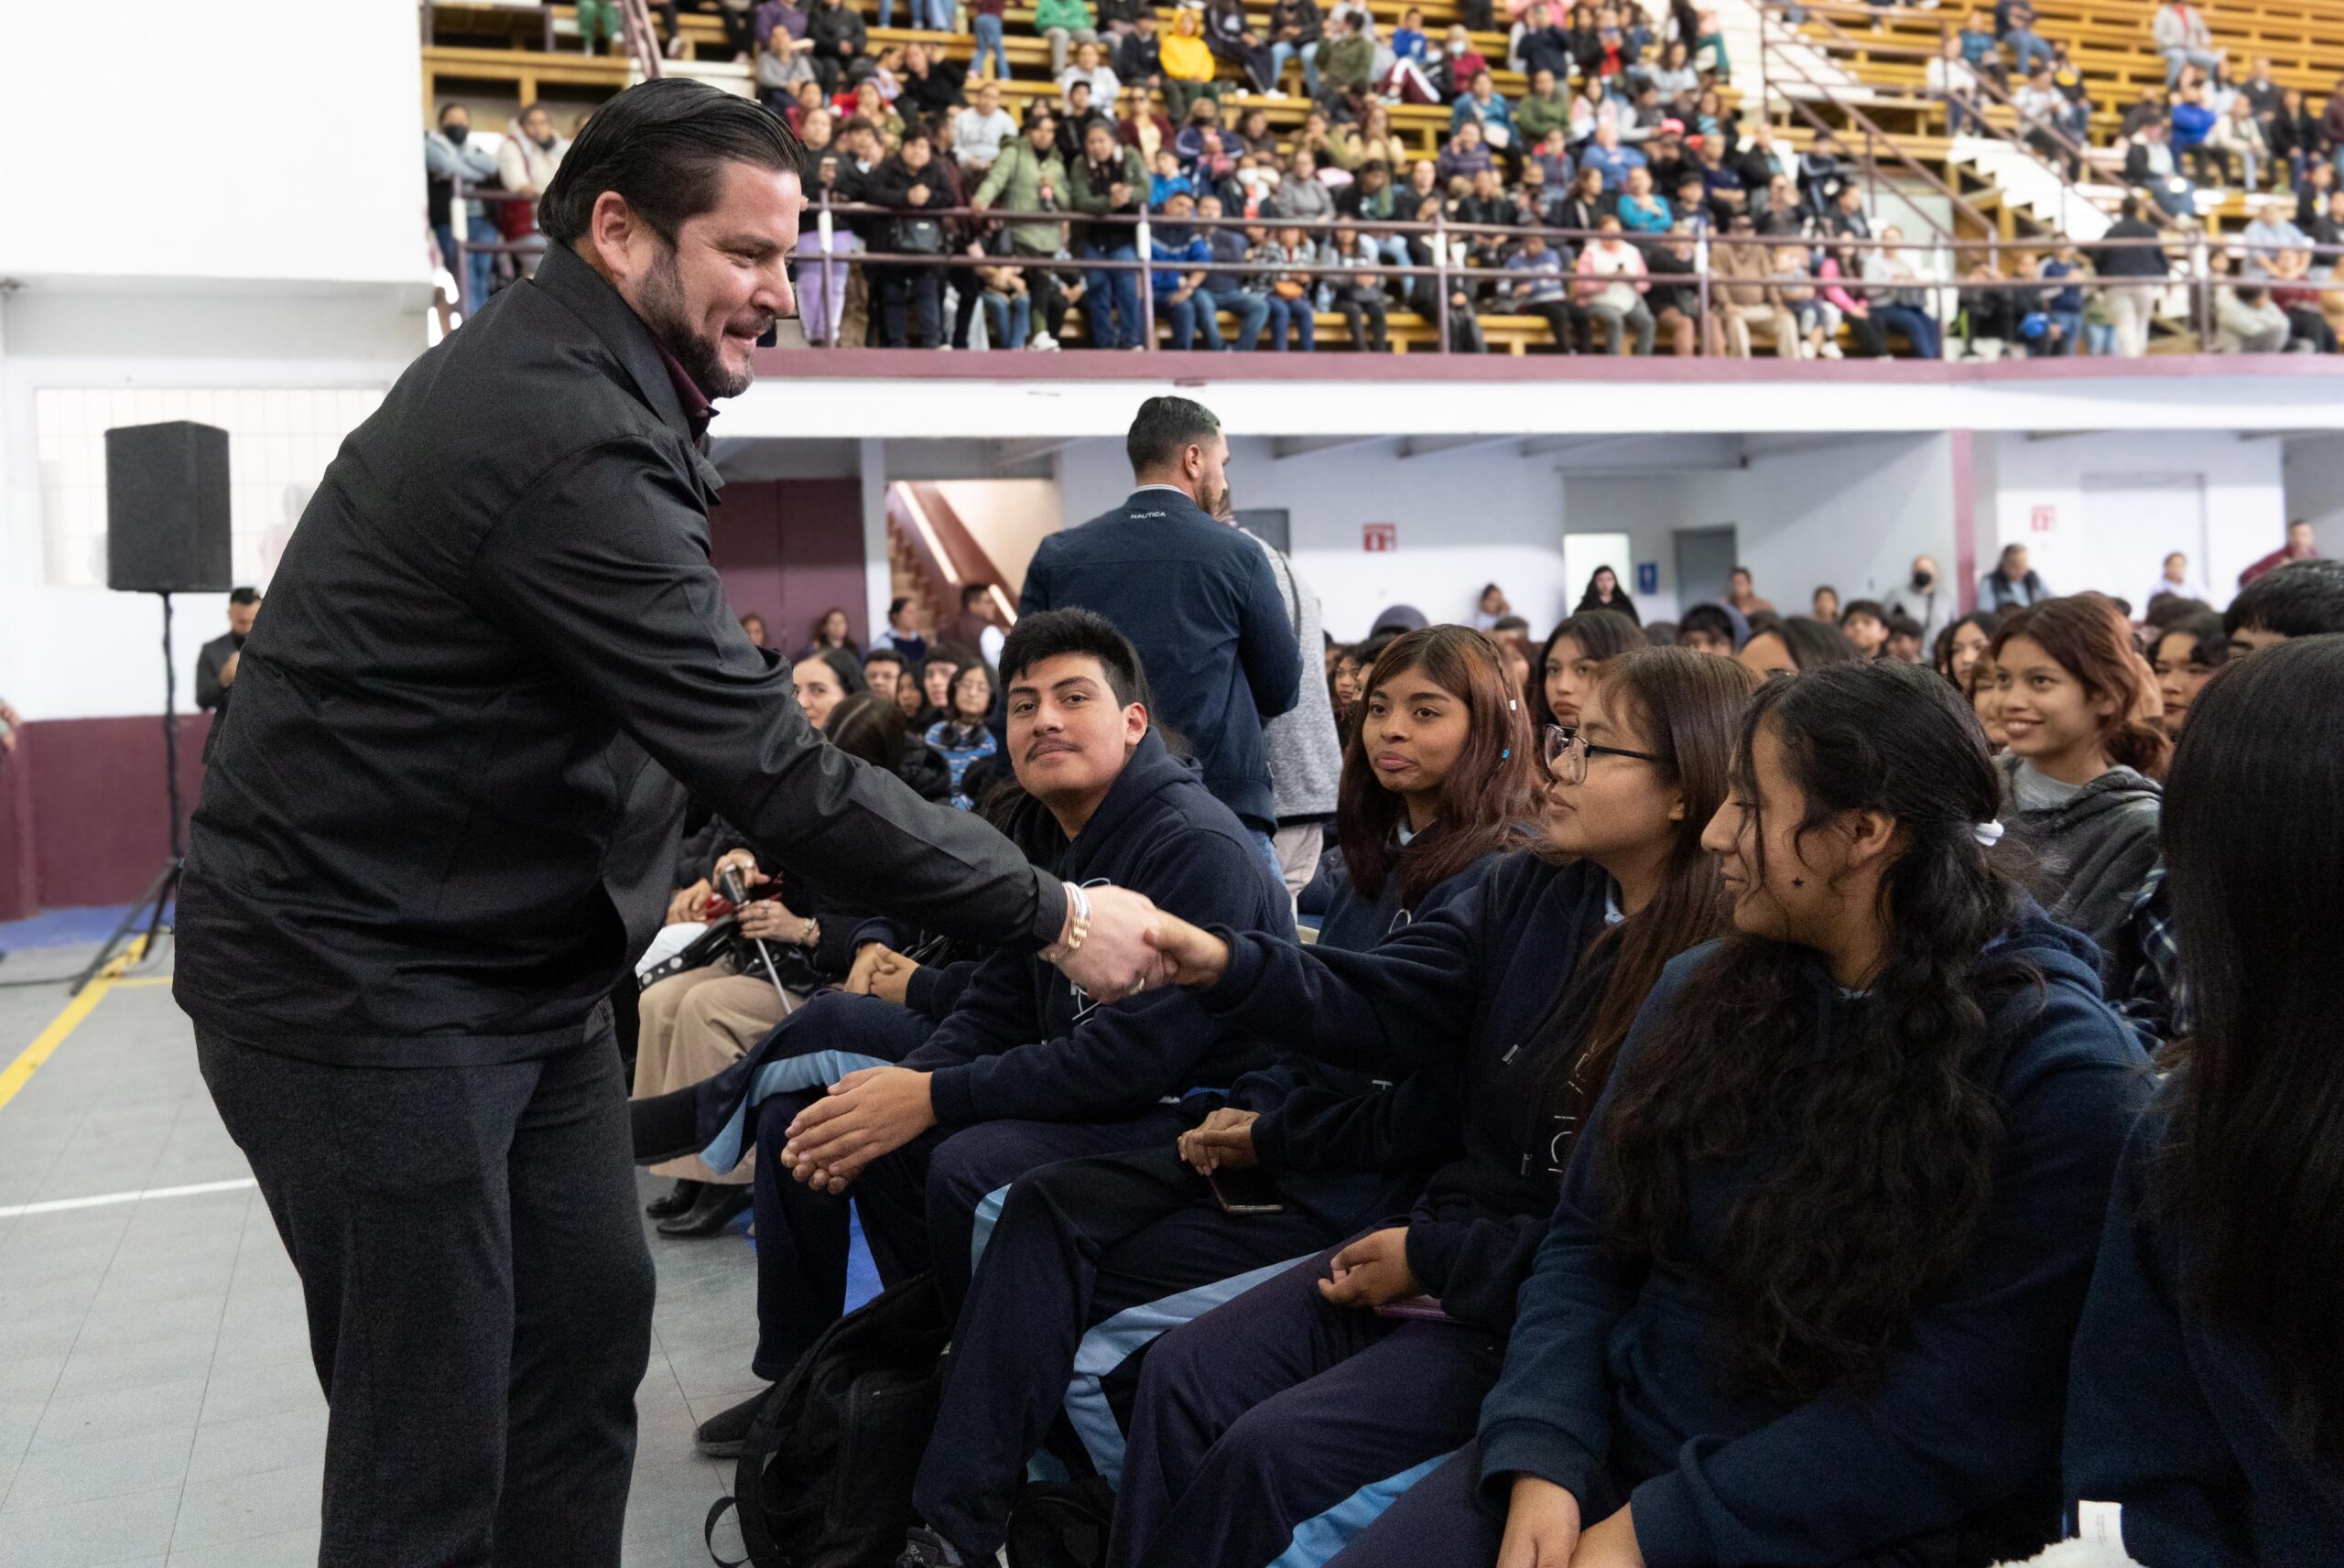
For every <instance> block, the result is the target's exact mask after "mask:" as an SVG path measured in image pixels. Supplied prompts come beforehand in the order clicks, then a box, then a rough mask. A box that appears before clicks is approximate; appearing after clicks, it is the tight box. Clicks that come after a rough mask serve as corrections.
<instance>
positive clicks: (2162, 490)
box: [2055, 474, 2206, 617]
mask: <svg viewBox="0 0 2344 1568" xmlns="http://www.w3.org/2000/svg"><path fill="white" fill-rule="evenodd" d="M2083 491H2084V515H2083V535H2084V536H2083V539H2082V540H2081V541H2080V544H2081V546H2082V548H2083V551H2084V552H2087V553H2088V559H2089V567H2088V568H2087V569H2086V571H2085V574H2084V576H2083V578H2082V580H2080V581H2078V582H2075V583H2060V584H2056V585H2055V586H2056V590H2057V591H2059V592H2063V593H2067V592H2073V591H2075V590H2076V589H2084V588H2096V589H2100V591H2101V592H2103V593H2111V594H2114V595H2115V596H2117V597H2118V598H2120V599H2122V600H2125V601H2126V602H2128V603H2130V604H2131V605H2132V613H2133V615H2134V616H2136V617H2137V616H2140V615H2142V614H2144V613H2146V611H2147V610H2148V607H2149V603H2148V594H2149V589H2151V588H2152V587H2153V586H2154V584H2155V582H2156V580H2157V578H2158V577H2159V576H2160V575H2161V574H2162V573H2163V572H2164V570H2165V557H2166V556H2168V555H2170V554H2172V553H2173V552H2174V551H2176V550H2179V551H2181V552H2182V553H2183V554H2185V555H2187V557H2189V562H2190V566H2191V568H2192V570H2193V572H2197V573H2202V572H2203V571H2204V569H2205V564H2206V492H2205V486H2204V481H2202V480H2201V479H2200V478H2199V476H2198V475H2197V474H2086V475H2085V476H2084V484H2083Z"/></svg>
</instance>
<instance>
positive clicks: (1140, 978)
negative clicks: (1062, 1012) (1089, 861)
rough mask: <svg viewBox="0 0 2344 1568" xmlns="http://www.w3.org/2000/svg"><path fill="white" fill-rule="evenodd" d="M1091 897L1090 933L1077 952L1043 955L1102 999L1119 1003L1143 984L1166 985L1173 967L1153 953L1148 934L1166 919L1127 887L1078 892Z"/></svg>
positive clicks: (1142, 895)
mask: <svg viewBox="0 0 2344 1568" xmlns="http://www.w3.org/2000/svg"><path fill="white" fill-rule="evenodd" d="M1083 891H1084V892H1085V893H1086V894H1087V895H1088V896H1089V898H1090V900H1091V934H1090V935H1088V936H1085V937H1084V938H1083V941H1082V947H1081V950H1080V951H1079V952H1074V953H1067V952H1063V951H1061V950H1059V949H1058V948H1056V947H1052V948H1049V949H1047V951H1046V952H1045V953H1044V955H1043V956H1044V957H1047V958H1048V959H1049V960H1050V962H1052V963H1053V964H1056V965H1057V966H1058V968H1060V969H1063V970H1064V971H1065V972H1066V978H1067V979H1069V980H1072V981H1073V982H1074V983H1075V984H1076V985H1078V986H1080V987H1081V988H1082V989H1083V990H1084V991H1086V992H1088V993H1089V994H1090V995H1091V996H1094V997H1097V998H1098V999H1099V1000H1101V1001H1120V1000H1122V999H1123V998H1124V997H1127V996H1135V995H1137V994H1138V993H1139V992H1140V991H1141V990H1143V989H1145V988H1146V987H1148V986H1152V985H1156V986H1161V985H1169V984H1170V983H1171V982H1172V979H1173V970H1172V966H1171V964H1170V963H1169V961H1168V960H1167V958H1166V957H1165V956H1164V955H1163V954H1162V953H1160V952H1158V951H1157V950H1156V943H1155V939H1154V937H1153V936H1152V935H1151V933H1152V932H1153V931H1154V929H1155V927H1156V923H1157V922H1158V921H1160V920H1164V919H1167V918H1169V917H1168V916H1167V915H1165V914H1163V913H1162V912H1161V911H1159V910H1158V909H1157V908H1156V905H1155V903H1153V902H1152V901H1151V900H1150V899H1149V898H1148V896H1147V895H1146V894H1145V893H1139V892H1132V891H1131V890H1130V889H1129V888H1118V887H1095V888H1086V889H1085V890H1083Z"/></svg>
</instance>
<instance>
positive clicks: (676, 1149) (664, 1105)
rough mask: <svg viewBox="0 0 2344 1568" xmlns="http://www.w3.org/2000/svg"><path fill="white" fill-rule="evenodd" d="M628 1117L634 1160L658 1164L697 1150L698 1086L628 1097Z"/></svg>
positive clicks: (698, 1136)
mask: <svg viewBox="0 0 2344 1568" xmlns="http://www.w3.org/2000/svg"><path fill="white" fill-rule="evenodd" d="M626 1114H627V1120H628V1122H629V1123H630V1124H631V1127H632V1130H633V1131H634V1135H635V1163H636V1164H638V1165H657V1164H658V1163H659V1162H661V1161H663V1160H680V1159H682V1158H683V1157H684V1156H685V1155H687V1154H697V1153H699V1152H700V1086H699V1085H697V1084H693V1085H689V1086H688V1087H684V1088H680V1089H677V1090H675V1091H673V1092H672V1093H669V1094H664V1095H647V1096H646V1097H645V1098H642V1099H637V1100H630V1101H628V1102H627V1108H626Z"/></svg>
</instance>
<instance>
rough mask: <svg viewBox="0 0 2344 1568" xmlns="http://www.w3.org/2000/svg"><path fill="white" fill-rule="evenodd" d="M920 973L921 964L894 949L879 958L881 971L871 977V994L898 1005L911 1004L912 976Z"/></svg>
mask: <svg viewBox="0 0 2344 1568" xmlns="http://www.w3.org/2000/svg"><path fill="white" fill-rule="evenodd" d="M917 973H919V966H918V965H917V964H915V963H913V962H912V961H911V960H910V959H909V958H906V957H904V956H903V955H902V954H901V953H897V952H895V951H893V950H890V951H888V953H887V954H886V956H885V957H883V958H881V959H880V960H879V972H878V973H877V974H875V975H873V976H872V977H871V994H872V995H873V996H875V997H877V998H878V999H879V1000H882V1001H892V1002H894V1003H895V1005H896V1006H897V1007H909V1006H910V1005H911V985H912V977H913V976H914V975H916V974H917Z"/></svg>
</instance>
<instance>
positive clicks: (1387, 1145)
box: [1231, 1072, 1464, 1172]
mask: <svg viewBox="0 0 2344 1568" xmlns="http://www.w3.org/2000/svg"><path fill="white" fill-rule="evenodd" d="M1257 1076H1259V1075H1249V1076H1248V1077H1247V1078H1245V1079H1243V1080H1241V1082H1240V1085H1239V1090H1240V1092H1239V1093H1238V1094H1233V1095H1232V1097H1231V1098H1232V1100H1242V1098H1243V1090H1244V1089H1245V1088H1246V1087H1248V1086H1250V1085H1252V1084H1253V1082H1254V1080H1255V1078H1256V1077H1257ZM1462 1127H1463V1113H1462V1108H1461V1106H1460V1101H1459V1098H1458V1093H1457V1082H1456V1077H1455V1075H1453V1074H1449V1073H1443V1072H1423V1073H1411V1074H1409V1075H1408V1076H1406V1077H1405V1078H1403V1079H1401V1080H1400V1081H1399V1082H1398V1083H1396V1084H1394V1085H1392V1086H1391V1087H1388V1088H1380V1089H1376V1090H1374V1091H1373V1092H1371V1093H1368V1094H1363V1095H1345V1094H1341V1093H1339V1092H1338V1091H1336V1090H1334V1089H1331V1088H1327V1087H1321V1086H1319V1085H1316V1084H1311V1083H1308V1082H1297V1083H1296V1084H1295V1086H1294V1087H1292V1088H1291V1089H1289V1090H1288V1091H1287V1092H1286V1094H1284V1095H1283V1096H1281V1097H1280V1098H1278V1100H1277V1102H1276V1103H1275V1104H1274V1105H1272V1106H1270V1107H1269V1108H1266V1109H1264V1110H1263V1112H1262V1115H1261V1119H1260V1120H1258V1121H1256V1122H1254V1123H1253V1153H1254V1157H1255V1158H1256V1159H1258V1160H1260V1161H1261V1162H1262V1165H1263V1168H1264V1169H1265V1170H1271V1171H1311V1172H1318V1171H1366V1172H1377V1171H1395V1170H1405V1169H1406V1168H1408V1167H1410V1166H1431V1165H1436V1164H1438V1163H1440V1162H1442V1161H1444V1160H1448V1159H1451V1158H1454V1157H1455V1156H1456V1155H1457V1154H1459V1153H1460V1152H1462V1151H1463V1148H1464V1141H1463V1138H1462V1136H1461V1131H1460V1130H1461V1129H1462Z"/></svg>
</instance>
